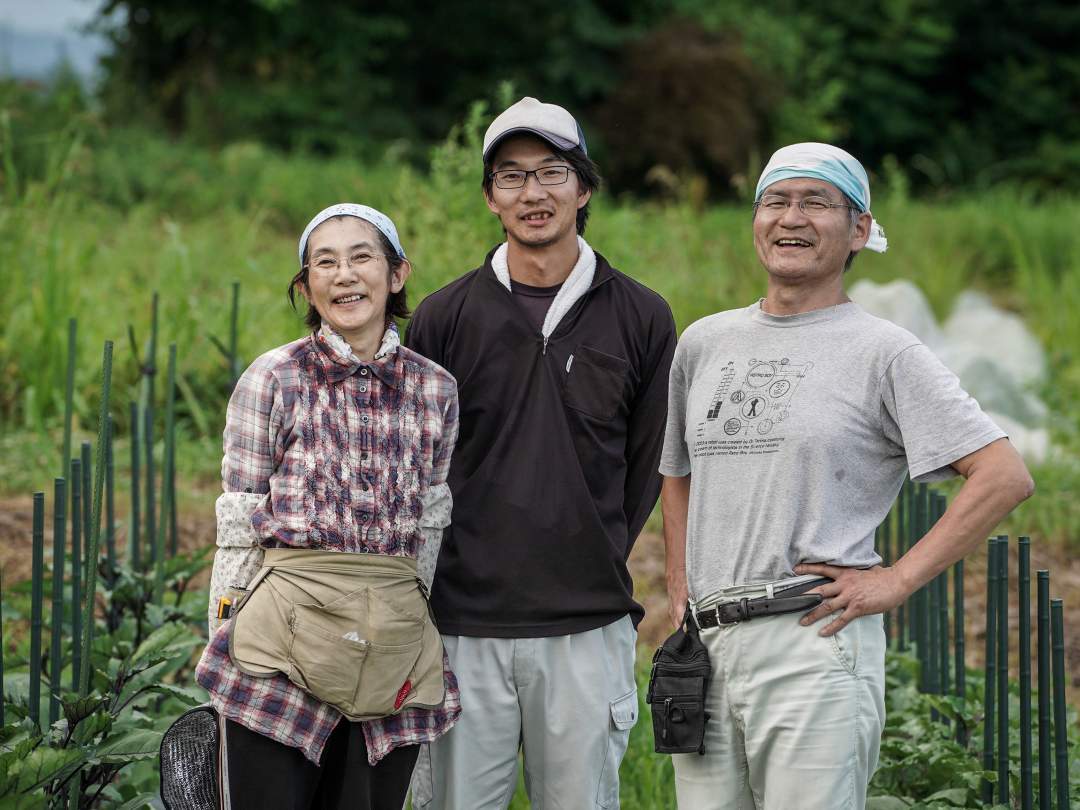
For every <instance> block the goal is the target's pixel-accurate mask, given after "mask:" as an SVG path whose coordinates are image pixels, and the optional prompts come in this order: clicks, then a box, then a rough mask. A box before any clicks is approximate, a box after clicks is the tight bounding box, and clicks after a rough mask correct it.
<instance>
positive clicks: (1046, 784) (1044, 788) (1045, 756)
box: [1035, 570, 1054, 810]
mask: <svg viewBox="0 0 1080 810" xmlns="http://www.w3.org/2000/svg"><path fill="white" fill-rule="evenodd" d="M1035 577H1036V584H1037V586H1038V587H1037V592H1036V597H1035V598H1036V605H1037V609H1036V621H1037V623H1038V625H1039V627H1038V638H1037V640H1036V655H1037V657H1038V660H1039V810H1051V805H1050V803H1051V801H1052V800H1053V795H1052V792H1051V789H1050V780H1051V776H1052V768H1053V761H1054V752H1053V749H1052V748H1051V744H1050V572H1049V571H1046V570H1043V571H1038V572H1037V573H1036V574H1035Z"/></svg>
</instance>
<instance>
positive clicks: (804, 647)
mask: <svg viewBox="0 0 1080 810" xmlns="http://www.w3.org/2000/svg"><path fill="white" fill-rule="evenodd" d="M753 234H754V247H755V249H756V251H757V255H758V259H759V260H760V261H761V264H762V265H763V266H764V268H765V272H766V273H767V274H768V286H767V292H766V295H765V298H763V299H761V300H760V301H758V302H756V303H754V304H752V305H751V306H749V307H745V308H743V309H736V310H731V311H728V312H721V313H719V314H717V315H712V316H709V317H707V318H704V319H702V320H700V321H698V322H697V323H695V324H693V325H691V326H690V327H688V328H687V329H686V331H685V332H684V333H683V336H682V338H681V339H680V341H679V346H678V349H677V350H676V353H675V359H674V362H673V363H672V367H671V396H670V400H669V415H668V426H667V435H666V437H665V442H664V453H663V460H662V462H661V465H660V471H661V472H662V473H663V474H664V476H665V479H664V488H663V494H662V496H661V500H662V503H663V512H664V540H665V544H666V547H667V579H668V595H669V599H670V611H671V618H672V622H673V623H678V622H680V621H681V619H682V613H683V610H684V608H685V605H686V603H687V599H688V598H689V601H690V604H691V606H692V608H693V613H694V616H695V618H696V620H697V624H698V627H699V628H700V629H701V639H702V641H703V642H704V643H705V644H706V646H707V647H708V648H709V653H710V658H711V660H712V665H713V676H712V680H711V681H710V684H709V689H708V694H707V698H706V706H705V709H706V711H707V712H709V713H710V715H711V716H710V719H709V722H708V723H707V725H706V733H705V754H704V756H698V755H697V754H676V755H674V756H673V760H674V764H675V784H676V793H677V797H678V803H679V808H680V810H720V808H733V809H734V808H751V807H756V808H768V809H769V810H788V808H796V807H797V808H806V810H848V809H850V808H861V807H863V806H864V803H865V799H866V790H867V784H868V782H869V780H870V777H871V776H872V775H873V772H874V768H875V767H876V764H877V757H878V748H879V745H880V737H881V730H882V726H883V724H884V721H885V716H884V715H885V706H884V689H885V670H884V657H885V635H884V631H883V629H882V618H881V614H882V612H883V611H886V610H889V609H891V608H893V607H896V606H897V605H898V604H900V603H901V602H902V601H904V600H905V599H906V598H907V597H908V596H909V595H910V594H911V593H913V592H914V591H915V590H917V589H918V588H919V587H921V586H922V585H924V584H926V583H927V582H929V581H930V580H931V579H932V578H933V577H934V576H936V575H937V574H938V573H940V572H941V571H943V570H945V568H947V567H948V566H949V565H951V564H952V563H954V562H955V561H956V560H958V559H960V558H961V557H963V556H964V555H965V554H967V553H969V552H970V551H972V550H973V549H974V548H975V547H976V546H977V545H978V544H979V543H980V542H981V541H982V540H983V538H985V537H986V536H987V535H988V534H989V533H990V531H991V530H992V529H993V527H994V526H995V525H997V523H998V522H999V521H1000V520H1001V519H1002V518H1003V517H1005V515H1007V514H1008V513H1009V511H1011V510H1012V509H1013V507H1014V506H1016V505H1017V504H1018V503H1019V502H1020V501H1022V500H1023V499H1024V498H1026V497H1028V496H1029V495H1030V494H1031V492H1032V489H1033V486H1034V485H1033V483H1032V481H1031V477H1030V476H1029V475H1028V472H1027V469H1026V467H1025V466H1024V462H1023V461H1022V460H1021V459H1020V457H1019V456H1018V455H1017V453H1016V451H1015V450H1014V449H1013V447H1012V445H1011V444H1010V443H1009V441H1008V439H1007V438H1005V434H1004V433H1003V432H1002V431H1001V430H1000V429H999V428H998V427H997V426H996V425H995V424H994V423H993V422H991V421H990V419H989V418H988V417H987V416H986V415H985V414H984V413H983V412H982V411H981V410H980V408H979V405H978V403H976V402H975V400H973V399H972V398H971V397H970V396H968V395H967V394H966V393H965V392H964V391H963V390H962V389H961V388H960V384H959V381H958V380H957V379H956V377H955V376H954V375H953V374H952V373H951V372H949V371H948V369H946V368H945V367H944V366H943V365H942V364H941V362H940V361H938V360H937V358H935V357H934V355H933V354H931V352H930V350H929V349H927V348H926V346H924V345H923V344H922V343H920V342H919V340H918V339H917V338H915V337H914V336H913V335H911V334H910V333H909V332H907V331H905V330H903V329H901V328H900V327H898V326H895V325H893V324H891V323H888V322H887V321H883V320H880V319H878V318H875V317H873V316H871V315H869V314H868V313H866V312H864V311H863V310H862V309H860V308H859V307H858V306H857V305H856V304H854V303H852V302H851V301H850V300H849V299H848V297H847V295H845V293H844V286H843V276H844V273H845V271H846V269H847V268H848V267H850V265H851V261H852V259H853V258H854V256H855V254H856V253H858V252H859V251H860V250H861V249H863V248H864V247H865V248H869V249H870V250H874V251H879V252H884V250H885V247H886V242H885V236H884V234H883V233H882V232H881V229H880V228H879V227H878V225H877V223H876V222H875V221H874V219H873V217H872V216H871V214H870V188H869V183H868V180H867V177H866V172H865V171H864V170H863V167H862V165H861V164H860V163H859V162H858V161H857V160H855V158H853V157H852V156H851V155H849V154H848V153H847V152H844V151H843V150H841V149H837V148H836V147H832V146H828V145H826V144H813V143H810V144H796V145H794V146H789V147H786V148H784V149H781V150H780V151H778V152H777V153H776V154H775V155H773V157H772V160H771V161H770V162H769V164H768V165H767V166H766V167H765V171H764V172H763V173H762V175H761V179H760V180H759V181H758V186H757V195H756V201H755V203H754V220H753ZM908 473H910V475H911V478H912V479H914V480H917V481H936V480H941V479H945V478H949V477H951V476H953V475H956V474H959V475H961V476H963V477H964V478H965V479H966V481H965V482H964V484H963V486H962V487H961V489H960V491H959V493H958V494H957V496H956V497H955V498H954V499H953V502H952V504H951V505H950V506H949V508H948V510H947V511H946V513H945V515H944V517H942V519H941V520H939V521H938V522H937V524H936V525H935V526H934V527H933V528H932V529H931V530H930V531H929V532H928V533H927V534H926V535H925V537H923V538H922V539H921V540H920V541H919V542H918V543H917V544H916V545H915V546H914V547H913V548H912V549H911V550H910V551H909V552H908V553H907V554H905V555H904V556H903V557H902V558H901V559H899V560H898V561H897V562H896V563H895V564H894V565H892V566H891V567H888V568H886V567H883V566H882V565H881V558H880V557H879V556H878V555H877V554H876V553H875V551H874V529H875V527H876V526H878V525H879V524H880V523H881V522H882V521H883V520H884V518H885V516H886V514H887V513H888V511H889V507H890V505H891V504H892V502H893V501H894V500H895V498H896V495H897V493H898V492H899V490H900V486H901V484H902V482H903V479H904V476H905V474H908ZM818 594H820V596H818ZM747 619H752V621H746V620H747ZM822 619H825V620H826V621H825V622H824V623H823V624H816V623H817V622H819V620H822Z"/></svg>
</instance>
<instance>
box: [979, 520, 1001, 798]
mask: <svg viewBox="0 0 1080 810" xmlns="http://www.w3.org/2000/svg"><path fill="white" fill-rule="evenodd" d="M987 545H988V548H987V554H986V560H987V563H986V665H985V668H984V672H983V749H982V765H983V770H984V771H992V770H994V703H995V698H996V694H997V693H996V691H995V678H996V676H997V660H996V658H995V653H996V652H997V630H996V628H997V615H998V610H997V598H998V587H997V580H998V563H997V557H998V552H997V549H998V544H997V540H996V539H993V538H992V539H991V540H990V541H989V542H988V544H987ZM982 801H983V804H990V803H992V802H993V801H994V783H993V782H990V781H989V780H983V783H982Z"/></svg>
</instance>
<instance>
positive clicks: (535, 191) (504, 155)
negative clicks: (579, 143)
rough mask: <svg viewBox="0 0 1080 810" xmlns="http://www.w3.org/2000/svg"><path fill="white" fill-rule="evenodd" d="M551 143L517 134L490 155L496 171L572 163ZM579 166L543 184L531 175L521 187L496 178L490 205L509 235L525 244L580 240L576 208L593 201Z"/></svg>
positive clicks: (510, 238) (520, 243)
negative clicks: (501, 184)
mask: <svg viewBox="0 0 1080 810" xmlns="http://www.w3.org/2000/svg"><path fill="white" fill-rule="evenodd" d="M568 165H569V164H568V163H567V162H566V160H564V159H562V158H560V157H559V156H558V155H556V154H555V152H554V151H553V150H552V148H551V145H550V144H548V143H547V142H546V141H543V140H541V139H540V138H537V137H535V136H533V135H514V136H511V137H509V138H507V139H506V140H505V141H503V142H502V144H500V145H499V147H498V149H497V151H496V152H495V155H494V157H493V158H492V161H491V167H492V169H493V170H494V171H497V172H498V171H506V170H508V169H522V170H525V171H533V170H535V169H540V168H543V167H545V166H568ZM590 194H591V192H589V191H587V190H584V189H583V187H582V185H581V182H580V180H579V178H578V176H577V173H576V172H573V171H571V172H569V174H568V176H567V178H566V182H565V183H561V184H559V185H551V186H545V185H541V184H540V182H539V181H538V180H537V179H536V177H535V176H534V175H531V174H530V175H529V176H528V177H527V179H526V181H525V185H523V186H522V187H521V188H499V187H498V184H497V183H495V184H492V187H491V192H490V194H489V195H488V196H487V206H488V208H489V209H490V210H491V212H492V213H493V214H496V215H497V216H498V217H499V220H500V221H501V222H502V225H503V228H505V229H506V236H507V239H508V240H512V241H514V242H517V243H518V244H519V245H520V246H522V247H528V248H543V247H549V246H552V245H555V244H559V243H561V242H564V241H566V240H572V241H573V242H574V243H575V244H576V243H577V212H578V209H579V208H583V207H584V206H585V204H586V203H587V202H588V201H589V197H590Z"/></svg>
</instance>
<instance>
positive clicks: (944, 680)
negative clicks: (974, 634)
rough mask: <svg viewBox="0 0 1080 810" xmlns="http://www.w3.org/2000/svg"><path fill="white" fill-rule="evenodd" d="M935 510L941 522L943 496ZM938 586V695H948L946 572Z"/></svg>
mask: <svg viewBox="0 0 1080 810" xmlns="http://www.w3.org/2000/svg"><path fill="white" fill-rule="evenodd" d="M936 500H937V508H936V510H935V514H936V516H937V519H936V520H935V521H934V522H935V523H936V522H937V521H938V520H941V518H942V516H943V515H944V514H945V508H946V505H947V503H946V500H945V496H944V495H938V496H937V498H936ZM936 581H937V586H938V615H937V621H938V667H939V669H938V674H939V677H938V694H941V695H947V694H949V573H948V571H942V572H941V573H940V574H938V576H937V578H936ZM948 723H949V720H948V718H946V719H945V724H946V725H948Z"/></svg>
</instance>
